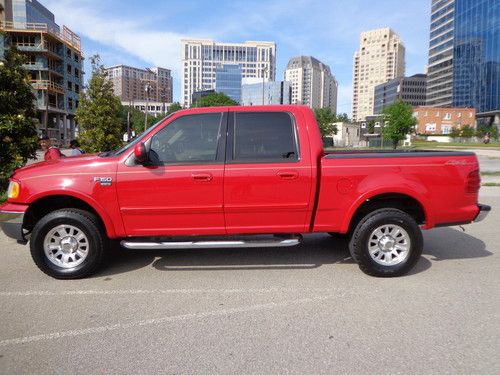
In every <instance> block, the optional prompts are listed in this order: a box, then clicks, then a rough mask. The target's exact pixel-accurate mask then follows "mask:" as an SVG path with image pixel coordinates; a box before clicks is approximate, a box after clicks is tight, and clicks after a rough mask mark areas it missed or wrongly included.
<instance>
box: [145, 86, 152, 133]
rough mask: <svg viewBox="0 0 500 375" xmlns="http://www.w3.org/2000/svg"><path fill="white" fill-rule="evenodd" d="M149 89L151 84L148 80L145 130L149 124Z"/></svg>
mask: <svg viewBox="0 0 500 375" xmlns="http://www.w3.org/2000/svg"><path fill="white" fill-rule="evenodd" d="M149 90H151V85H150V84H149V82H147V83H146V85H145V86H144V91H146V116H145V117H144V131H146V129H147V126H148V125H147V124H148V107H149Z"/></svg>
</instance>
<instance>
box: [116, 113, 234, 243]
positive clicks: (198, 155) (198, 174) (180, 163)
mask: <svg viewBox="0 0 500 375" xmlns="http://www.w3.org/2000/svg"><path fill="white" fill-rule="evenodd" d="M204 112H205V113H202V114H190V115H184V116H182V115H181V116H180V117H176V118H174V119H173V120H172V121H171V122H170V123H168V124H167V125H166V126H165V127H163V128H162V129H161V130H159V131H158V132H156V133H155V134H154V135H153V136H152V137H151V138H150V140H148V141H147V142H150V153H149V158H150V160H151V162H150V164H151V165H130V166H129V165H127V164H130V163H125V164H122V165H120V166H119V168H118V174H117V185H116V186H117V192H118V201H119V205H120V211H121V215H122V218H123V223H124V226H125V230H126V233H127V235H128V236H169V235H203V234H205V235H209V234H225V225H224V212H223V177H224V154H225V142H226V129H227V112H221V111H220V109H219V110H218V111H209V113H206V112H207V109H205V110H204ZM132 157H133V156H132ZM132 164H133V163H132Z"/></svg>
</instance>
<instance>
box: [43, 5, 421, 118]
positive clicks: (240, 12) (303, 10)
mask: <svg viewBox="0 0 500 375" xmlns="http://www.w3.org/2000/svg"><path fill="white" fill-rule="evenodd" d="M40 2H41V3H42V4H43V5H45V6H46V7H47V8H48V9H49V10H50V11H51V12H53V13H54V14H55V16H56V22H57V23H58V24H59V25H60V26H62V25H63V24H64V25H66V26H68V27H69V28H70V29H72V30H73V31H75V32H76V33H77V34H79V35H80V36H81V38H82V49H83V53H84V56H85V57H86V60H85V72H86V79H88V78H89V77H90V65H89V59H88V57H90V56H92V55H94V54H99V55H100V57H101V62H102V63H103V64H104V66H112V65H119V64H125V65H131V66H135V67H139V68H144V67H152V66H160V67H164V68H168V69H171V70H172V75H173V78H174V101H180V96H181V95H180V92H181V87H180V81H179V76H180V74H179V73H180V69H181V56H180V50H181V48H180V47H181V44H180V40H181V39H183V38H203V39H213V40H215V41H220V42H244V41H247V40H261V41H273V42H275V43H276V45H277V48H276V60H277V61H276V77H277V80H282V79H283V75H284V70H285V68H286V64H287V63H288V60H289V59H290V58H291V57H294V56H298V55H311V56H314V57H316V58H317V59H319V60H320V61H322V62H323V63H325V64H328V65H329V66H330V69H331V71H332V73H333V74H334V75H335V77H336V78H337V81H338V82H339V91H338V110H337V112H339V113H343V112H345V113H348V114H349V115H350V114H351V102H352V62H353V55H354V52H355V51H356V50H357V49H358V47H359V34H360V33H361V32H362V31H367V30H371V29H376V28H380V27H391V28H392V29H393V30H394V31H396V32H397V33H398V34H399V36H400V37H401V38H402V40H403V43H404V44H405V47H406V75H413V74H416V73H423V72H424V69H425V65H426V63H427V51H428V42H429V22H430V5H431V0H324V1H315V0H267V1H226V0H216V1H213V0H212V1H207V0H204V1H191V0H177V1H171V0H163V1H162V0H142V1H120V0H105V1H103V0H40Z"/></svg>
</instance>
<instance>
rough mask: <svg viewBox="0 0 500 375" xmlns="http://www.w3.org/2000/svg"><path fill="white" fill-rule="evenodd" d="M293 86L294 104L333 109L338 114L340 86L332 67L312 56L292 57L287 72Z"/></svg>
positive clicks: (287, 79) (286, 78)
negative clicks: (331, 69)
mask: <svg viewBox="0 0 500 375" xmlns="http://www.w3.org/2000/svg"><path fill="white" fill-rule="evenodd" d="M285 81H288V82H290V83H291V85H292V104H304V105H307V106H309V107H311V108H326V107H328V108H331V109H332V111H333V112H334V113H336V112H337V89H338V84H337V80H336V79H335V77H334V76H333V75H332V73H331V71H330V67H329V66H328V65H326V64H323V63H322V62H321V61H319V60H318V59H315V58H314V57H312V56H297V57H292V58H291V59H290V60H289V61H288V65H287V66H286V70H285Z"/></svg>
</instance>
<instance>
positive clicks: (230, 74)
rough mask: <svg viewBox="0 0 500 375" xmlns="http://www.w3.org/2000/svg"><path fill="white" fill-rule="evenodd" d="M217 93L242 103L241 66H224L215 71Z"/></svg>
mask: <svg viewBox="0 0 500 375" xmlns="http://www.w3.org/2000/svg"><path fill="white" fill-rule="evenodd" d="M215 91H216V92H221V93H223V94H226V95H227V96H229V97H230V98H231V99H233V100H234V101H236V102H238V103H240V102H241V66H239V65H237V64H224V65H221V66H218V67H217V68H216V69H215Z"/></svg>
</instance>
